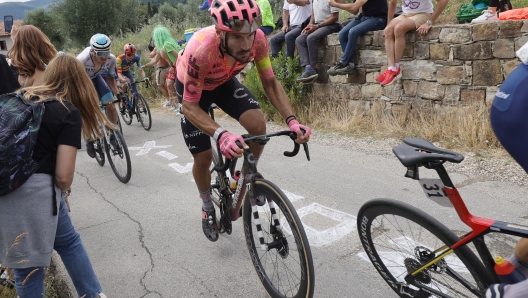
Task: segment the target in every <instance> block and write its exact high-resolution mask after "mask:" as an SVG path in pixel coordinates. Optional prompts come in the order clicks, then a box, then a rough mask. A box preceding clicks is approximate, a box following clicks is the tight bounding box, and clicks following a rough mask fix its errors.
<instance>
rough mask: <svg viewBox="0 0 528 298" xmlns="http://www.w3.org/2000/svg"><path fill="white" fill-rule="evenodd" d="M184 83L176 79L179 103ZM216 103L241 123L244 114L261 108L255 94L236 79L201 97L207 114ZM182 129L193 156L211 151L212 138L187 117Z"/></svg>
mask: <svg viewBox="0 0 528 298" xmlns="http://www.w3.org/2000/svg"><path fill="white" fill-rule="evenodd" d="M183 88H184V86H183V83H182V82H180V80H178V79H176V94H177V96H178V101H179V102H180V103H182V100H183V96H182V95H183ZM213 103H215V104H216V105H217V106H218V107H219V108H221V109H222V111H224V112H225V113H226V114H228V115H229V116H231V117H233V118H234V119H236V120H237V121H239V119H240V116H241V115H242V114H244V112H246V111H248V110H253V109H260V106H259V104H258V102H257V100H256V99H255V97H254V96H253V94H252V93H251V92H250V91H249V89H247V88H246V86H244V85H242V83H240V82H239V81H238V79H237V78H236V77H233V78H231V80H229V81H227V82H225V83H224V84H222V85H220V86H218V87H217V88H216V89H214V90H212V91H206V90H203V91H202V96H201V97H200V102H199V105H200V108H202V110H204V111H205V112H207V110H208V109H209V107H210V106H211V104H213ZM181 129H182V133H183V138H184V139H185V144H187V148H189V151H190V152H191V154H197V153H200V152H204V151H206V150H209V149H211V137H210V136H208V135H206V134H205V133H204V132H203V131H201V130H200V129H198V128H197V127H196V126H194V125H193V124H192V123H191V122H190V121H188V120H187V119H186V118H185V116H182V118H181Z"/></svg>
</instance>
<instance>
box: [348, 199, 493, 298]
mask: <svg viewBox="0 0 528 298" xmlns="http://www.w3.org/2000/svg"><path fill="white" fill-rule="evenodd" d="M357 222H358V223H357V226H358V233H359V238H360V239H361V243H362V244H363V248H364V249H365V252H364V253H362V254H363V257H364V258H365V259H367V257H368V259H369V260H370V262H371V263H372V264H373V265H374V267H375V268H376V270H377V271H378V273H379V274H380V275H381V276H382V277H383V279H384V280H385V281H386V282H387V284H388V285H389V287H390V288H391V289H393V290H394V291H395V292H396V293H397V294H398V295H399V296H400V297H406V298H408V297H441V296H439V295H437V294H432V295H430V294H428V293H427V292H425V291H419V290H418V289H417V288H416V287H415V286H414V285H409V284H408V283H407V282H406V281H405V280H404V278H405V276H406V275H408V274H409V273H411V272H412V271H414V270H416V269H418V268H420V267H421V266H422V265H424V264H426V263H427V262H428V261H429V260H431V259H432V258H433V257H435V256H436V255H435V253H434V250H435V249H439V248H441V247H443V246H444V245H447V246H451V245H452V244H454V243H456V242H458V241H459V240H460V238H459V237H457V236H456V235H455V234H454V233H453V232H452V231H451V230H449V229H448V228H447V227H446V226H444V225H443V224H442V223H440V222H439V221H438V220H436V219H435V218H433V217H431V216H430V215H428V214H427V213H425V212H423V211H421V210H419V209H417V208H415V207H413V206H411V205H408V204H405V203H403V202H399V201H396V200H390V199H375V200H371V201H369V202H367V203H366V204H364V205H363V206H362V207H361V209H360V210H359V213H358V218H357ZM407 229H408V231H407V233H406V232H404V231H405V230H407ZM384 236H387V238H385V237H384ZM417 237H418V238H417ZM405 249H407V251H404V250H405ZM378 250H379V251H378ZM360 256H361V255H360ZM389 268H390V270H389ZM453 271H454V272H456V273H458V275H459V276H460V277H462V278H464V279H465V280H466V281H467V282H468V283H470V284H471V286H472V287H474V288H473V291H470V290H469V289H468V288H467V287H466V286H464V285H462V284H461V283H460V282H459V281H460V279H459V278H458V277H457V278H454V277H453V276H454V275H455V274H453V273H452V272H453ZM450 273H451V274H450ZM414 280H415V282H417V283H418V284H420V285H424V286H426V287H429V288H432V289H434V290H438V291H441V292H442V293H445V297H479V298H480V297H481V296H482V295H483V293H484V292H485V291H486V289H487V287H488V286H489V285H490V284H491V283H492V281H491V278H490V277H489V276H488V274H487V273H486V269H485V268H484V265H483V264H482V263H481V262H480V261H479V259H478V258H477V257H476V255H475V254H474V253H473V252H472V251H471V249H470V248H469V247H468V246H462V247H460V248H458V249H456V250H455V251H454V253H451V254H449V255H447V256H446V257H445V258H443V259H441V261H439V262H437V263H436V264H435V265H433V266H431V267H429V269H426V271H422V273H419V274H418V275H417V276H416V278H415V279H414Z"/></svg>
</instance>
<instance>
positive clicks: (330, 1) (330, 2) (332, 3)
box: [328, 0, 337, 7]
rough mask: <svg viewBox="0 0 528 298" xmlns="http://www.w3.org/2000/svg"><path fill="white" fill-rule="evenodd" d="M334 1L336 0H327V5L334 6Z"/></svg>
mask: <svg viewBox="0 0 528 298" xmlns="http://www.w3.org/2000/svg"><path fill="white" fill-rule="evenodd" d="M336 3H337V2H336V1H335V0H328V5H330V6H332V7H335V5H336Z"/></svg>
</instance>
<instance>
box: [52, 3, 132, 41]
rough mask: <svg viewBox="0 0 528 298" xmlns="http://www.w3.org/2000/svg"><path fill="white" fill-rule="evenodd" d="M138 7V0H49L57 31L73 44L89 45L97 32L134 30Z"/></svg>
mask: <svg viewBox="0 0 528 298" xmlns="http://www.w3.org/2000/svg"><path fill="white" fill-rule="evenodd" d="M138 9H139V0H105V1H100V0H53V2H52V4H51V10H52V14H54V15H56V16H57V24H58V29H59V31H60V33H61V34H63V35H64V36H67V37H69V38H70V39H71V41H72V43H73V45H74V46H81V45H88V41H89V40H90V37H91V36H92V35H94V34H96V33H103V34H106V35H114V34H117V33H118V32H119V30H122V31H124V32H126V31H136V30H137V29H138V28H139V26H140V24H141V22H142V19H141V17H140V15H139V12H138Z"/></svg>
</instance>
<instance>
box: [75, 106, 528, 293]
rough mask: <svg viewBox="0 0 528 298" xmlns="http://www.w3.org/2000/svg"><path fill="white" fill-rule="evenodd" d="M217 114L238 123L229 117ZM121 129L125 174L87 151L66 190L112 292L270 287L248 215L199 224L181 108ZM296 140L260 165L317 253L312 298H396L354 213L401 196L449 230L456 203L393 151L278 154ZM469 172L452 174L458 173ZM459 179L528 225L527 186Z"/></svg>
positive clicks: (490, 207) (503, 240) (273, 145)
mask: <svg viewBox="0 0 528 298" xmlns="http://www.w3.org/2000/svg"><path fill="white" fill-rule="evenodd" d="M218 122H219V123H221V124H222V126H224V127H226V128H227V129H229V130H231V131H234V132H238V133H242V131H241V130H240V128H239V127H238V125H237V124H236V123H235V122H234V121H231V120H227V119H219V120H218ZM284 128H285V127H284ZM123 129H124V136H125V139H126V142H127V144H128V147H129V149H130V153H131V158H132V178H131V179H130V182H129V183H128V184H122V183H120V182H119V181H118V180H117V178H116V177H115V176H114V174H113V172H112V170H111V169H110V166H109V165H108V162H107V163H106V164H105V165H104V167H100V166H99V165H98V164H97V162H96V161H95V160H94V159H91V158H89V157H88V155H87V154H86V152H85V150H84V149H82V150H80V151H79V152H78V156H77V166H76V173H75V179H74V183H73V186H72V194H71V197H70V202H71V207H72V213H71V215H72V218H73V222H74V224H75V226H76V228H77V230H78V231H79V233H80V234H81V237H82V239H83V242H84V244H85V246H86V248H87V250H88V253H89V255H90V257H91V260H92V263H93V266H94V269H95V271H96V273H97V275H98V277H99V279H100V281H101V283H102V285H103V290H104V292H105V294H106V295H107V296H108V297H110V298H112V297H149V298H153V297H266V293H265V291H264V289H263V287H262V286H261V285H260V283H259V280H258V278H257V275H256V273H255V271H254V269H253V266H252V263H251V261H250V258H249V254H248V251H247V249H246V246H245V241H244V238H243V236H244V235H243V230H242V226H241V220H238V221H237V222H234V225H233V233H232V235H221V236H220V239H219V240H218V241H217V242H210V241H208V240H207V239H206V238H205V237H204V235H203V233H202V229H201V221H200V219H199V217H200V206H201V202H200V199H199V197H198V192H197V189H196V186H195V184H194V182H193V177H192V173H191V168H192V163H193V160H192V156H191V155H190V153H189V152H188V150H187V147H186V146H185V143H184V141H183V136H182V134H181V129H180V124H179V118H178V117H177V116H176V115H173V114H167V113H165V114H163V113H156V112H154V113H153V125H152V129H151V131H145V130H144V129H143V128H142V127H141V126H140V124H139V123H138V122H137V121H135V122H133V123H132V125H131V126H126V125H125V126H124V127H123ZM316 133H317V132H316ZM291 147H292V144H291V141H289V139H287V138H282V139H281V138H274V139H272V140H271V141H270V142H269V143H268V145H266V150H265V154H264V156H263V157H262V158H261V160H260V162H259V171H260V172H261V173H262V174H263V175H264V177H266V178H267V179H269V180H271V181H273V182H274V183H276V184H277V185H278V186H279V187H281V188H282V189H283V190H284V191H286V193H287V194H288V196H289V197H290V199H291V200H292V201H293V204H294V206H295V207H296V209H297V211H298V213H300V214H301V213H302V214H303V215H302V221H303V224H304V226H305V229H306V230H307V234H308V238H309V241H310V244H311V249H312V253H313V258H314V266H315V296H314V297H396V295H395V294H394V292H392V290H391V289H390V288H389V287H388V286H387V285H386V284H385V282H384V281H383V280H382V278H381V277H380V276H379V275H378V273H377V272H376V271H375V269H374V267H373V266H372V265H371V264H370V263H368V262H366V261H365V260H364V259H362V258H361V257H360V256H359V254H361V253H362V252H363V248H362V246H361V243H360V241H359V237H358V234H357V229H356V215H357V212H358V210H359V208H360V207H361V205H362V204H363V203H365V202H366V201H368V200H370V199H373V198H394V199H399V200H401V201H404V202H407V203H410V204H412V205H414V206H417V207H418V208H420V209H422V210H424V211H427V212H428V213H430V214H431V215H433V216H435V217H436V218H438V219H440V220H441V221H442V222H443V223H444V224H446V225H447V226H448V227H450V228H452V229H455V230H466V229H465V228H464V225H463V224H461V223H460V221H459V220H458V218H457V216H456V214H455V213H454V210H453V209H450V208H445V207H440V206H439V205H437V204H435V203H434V202H431V201H429V200H427V199H426V198H425V196H424V193H423V191H422V190H421V188H420V187H419V185H418V183H417V182H416V181H413V180H411V179H406V178H404V177H403V175H404V173H405V168H404V167H403V166H402V165H401V164H400V163H399V161H398V160H397V159H396V158H395V157H393V156H387V155H379V154H373V153H365V152H362V151H358V150H355V149H354V148H353V147H352V148H344V147H339V146H329V145H325V144H322V143H318V142H317V141H315V140H314V141H312V142H310V153H311V161H307V160H306V158H305V157H304V156H302V155H298V156H297V157H294V158H287V157H284V156H283V155H282V152H283V151H285V150H290V149H291ZM380 149H382V148H380ZM383 149H384V150H386V149H387V148H383ZM422 176H423V177H426V176H427V173H425V172H422ZM431 178H436V177H435V176H433V175H431ZM469 178H471V177H465V176H462V175H452V179H453V180H454V182H455V183H462V182H464V181H468V179H469ZM464 185H465V186H464V187H462V188H460V189H459V191H460V192H461V194H462V196H463V197H464V198H465V200H466V203H467V204H468V207H469V209H470V210H471V211H472V213H474V214H477V215H480V216H483V217H490V218H494V219H498V220H505V221H511V222H515V223H520V224H528V217H527V212H526V203H525V202H526V193H527V189H526V188H525V187H520V186H515V185H509V184H505V183H499V182H479V183H467V184H466V183H464ZM514 243H515V239H513V238H511V237H504V236H497V237H492V239H491V241H490V244H491V246H492V248H493V252H494V253H498V254H501V255H503V256H506V257H507V256H508V255H509V253H510V252H511V251H512V247H513V245H514Z"/></svg>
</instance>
